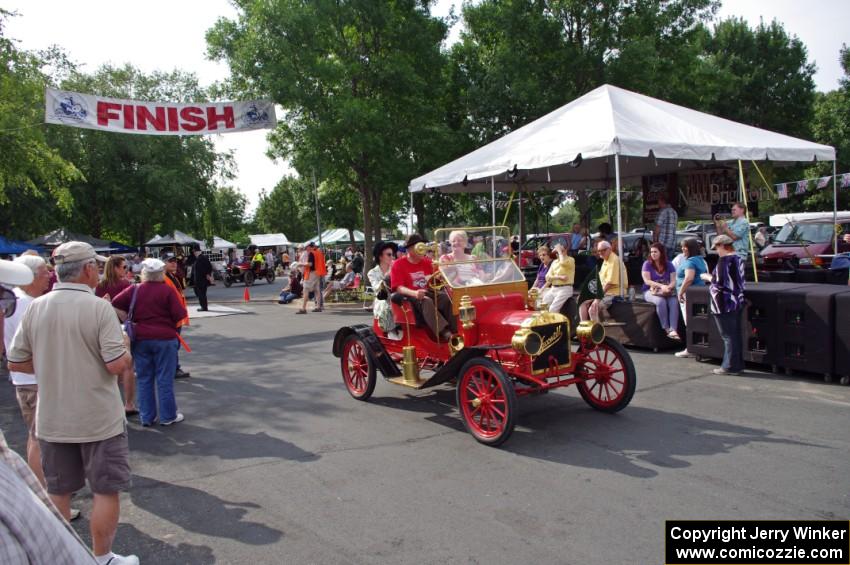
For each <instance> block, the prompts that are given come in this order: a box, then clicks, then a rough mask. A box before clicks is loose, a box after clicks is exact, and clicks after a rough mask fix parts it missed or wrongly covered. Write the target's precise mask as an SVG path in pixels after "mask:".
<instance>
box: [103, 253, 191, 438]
mask: <svg viewBox="0 0 850 565" xmlns="http://www.w3.org/2000/svg"><path fill="white" fill-rule="evenodd" d="M112 306H113V307H114V308H115V309H116V311H117V312H118V316H119V317H120V318H121V319H122V320H127V319H128V318H129V321H130V323H131V325H132V328H133V331H132V332H130V333H132V334H135V335H132V336H131V338H132V340H133V341H132V351H133V363H134V365H135V367H136V396H137V402H138V406H139V419H140V420H141V422H142V425H143V426H151V425H153V424H154V423H155V422H156V421H157V419H158V420H159V423H160V425H162V426H169V425H171V424H174V423H177V422H182V421H183V414H181V413H180V412H178V411H177V402H176V400H175V398H174V374H175V372H176V370H177V345H178V342H177V324H178V322H180V321H181V320H183V319H184V318H186V316H187V313H186V308H185V307H184V306H183V304H181V303H180V300H179V299H178V298H177V294H176V293H175V292H174V291H173V290H172V289H171V287H169V286H168V285H167V284H166V283H165V263H163V262H162V261H160V260H159V259H145V260H144V261H142V282H141V284H137V285H133V286H131V287H130V288H127V289H125V290H123V291H122V292H121V293H120V294H119V295H118V296H116V297H115V298H114V299H113V300H112ZM154 387H155V390H154Z"/></svg>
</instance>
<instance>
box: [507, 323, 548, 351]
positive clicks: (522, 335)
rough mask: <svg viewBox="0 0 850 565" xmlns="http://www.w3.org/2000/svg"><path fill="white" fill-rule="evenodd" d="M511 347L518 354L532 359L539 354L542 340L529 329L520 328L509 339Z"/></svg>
mask: <svg viewBox="0 0 850 565" xmlns="http://www.w3.org/2000/svg"><path fill="white" fill-rule="evenodd" d="M511 346H512V347H513V348H514V349H516V350H517V351H519V352H520V353H525V354H526V355H531V356H532V357H533V356H535V355H537V354H539V353H540V349H541V348H542V347H543V338H542V337H540V334H538V333H537V332H535V331H534V330H532V329H531V328H520V329H518V330H517V331H516V332H515V333H514V337H513V338H511Z"/></svg>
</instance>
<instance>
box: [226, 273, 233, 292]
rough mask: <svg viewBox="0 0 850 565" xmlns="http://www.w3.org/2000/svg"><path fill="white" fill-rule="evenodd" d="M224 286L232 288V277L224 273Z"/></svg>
mask: <svg viewBox="0 0 850 565" xmlns="http://www.w3.org/2000/svg"><path fill="white" fill-rule="evenodd" d="M224 286H226V287H227V288H230V287H231V286H233V277H232V276H230V273H225V275H224Z"/></svg>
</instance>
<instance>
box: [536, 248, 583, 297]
mask: <svg viewBox="0 0 850 565" xmlns="http://www.w3.org/2000/svg"><path fill="white" fill-rule="evenodd" d="M555 254H556V255H557V256H558V258H557V259H555V260H554V261H552V264H551V265H550V266H549V271H548V272H547V273H546V284H547V289H546V291H545V292H544V293H543V297H542V298H541V302H543V304H547V305H548V306H549V311H550V312H560V311H561V307H563V305H564V303H565V302H566V301H567V300H569V299H570V297H571V296H572V295H573V282H574V281H575V276H576V262H575V259H573V258H572V257H570V255H569V252H568V251H567V248H566V247H564V244H563V243H559V244H557V245H556V246H555Z"/></svg>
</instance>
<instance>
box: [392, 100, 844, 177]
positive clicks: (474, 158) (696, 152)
mask: <svg viewBox="0 0 850 565" xmlns="http://www.w3.org/2000/svg"><path fill="white" fill-rule="evenodd" d="M613 155H619V156H620V157H619V166H620V177H621V180H622V182H627V181H634V180H637V181H639V180H640V177H641V176H643V175H648V174H661V173H668V172H672V171H676V170H678V169H693V168H695V167H701V166H716V165H718V164H720V163H723V162H727V163H728V162H734V161H737V160H739V159H740V160H744V161H750V160H756V161H763V160H770V161H773V162H774V163H775V164H782V163H792V162H811V161H815V160H818V161H834V160H835V149H834V148H832V147H830V146H827V145H820V144H817V143H812V142H810V141H805V140H802V139H797V138H794V137H790V136H787V135H782V134H779V133H775V132H771V131H767V130H763V129H759V128H755V127H752V126H747V125H744V124H740V123H737V122H733V121H731V120H726V119H723V118H718V117H716V116H712V115H710V114H705V113H703V112H698V111H696V110H691V109H689V108H685V107H683V106H677V105H675V104H671V103H669V102H664V101H662V100H658V99H656V98H652V97H649V96H644V95H642V94H637V93H635V92H630V91H628V90H624V89H622V88H618V87H616V86H611V85H607V84H606V85H603V86H600V87H599V88H597V89H595V90H593V91H591V92H588V93H587V94H585V95H584V96H582V97H581V98H578V99H576V100H573V101H572V102H570V103H569V104H567V105H566V106H562V107H561V108H558V109H557V110H554V111H553V112H550V113H549V114H546V115H545V116H543V117H541V118H539V119H537V120H535V121H533V122H531V123H530V124H528V125H526V126H524V127H522V128H520V129H517V130H515V131H513V132H511V133H509V134H507V135H505V136H504V137H501V138H499V139H497V140H495V141H493V142H491V143H489V144H487V145H485V146H483V147H480V148H479V149H476V150H475V151H473V152H472V153H469V154H467V155H464V156H463V157H460V158H459V159H456V160H454V161H452V162H450V163H448V164H446V165H443V166H442V167H440V168H438V169H436V170H434V171H431V172H430V173H428V174H425V175H422V176H421V177H418V178H415V179H413V180H412V181H411V182H410V185H409V186H408V190H409V191H410V192H421V191H424V190H428V189H440V190H441V191H443V192H489V191H490V190H491V188H495V190H501V191H510V190H513V189H514V187H515V185H516V183H517V182H522V183H523V184H524V186H525V189H526V190H540V189H544V190H545V189H550V190H552V189H559V188H603V187H605V186H606V183H605V181H606V180H607V179H611V178H612V177H613V164H612V163H609V157H611V156H613ZM491 182H492V183H493V185H495V186H493V185H491ZM500 185H501V186H502V188H500ZM609 186H613V183H612V184H611V185H609Z"/></svg>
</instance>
